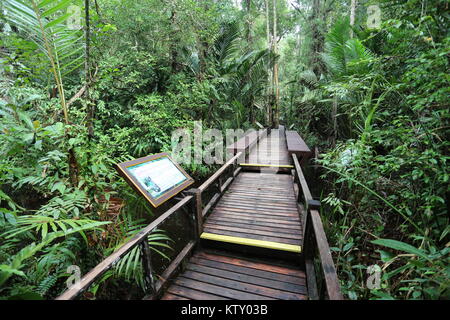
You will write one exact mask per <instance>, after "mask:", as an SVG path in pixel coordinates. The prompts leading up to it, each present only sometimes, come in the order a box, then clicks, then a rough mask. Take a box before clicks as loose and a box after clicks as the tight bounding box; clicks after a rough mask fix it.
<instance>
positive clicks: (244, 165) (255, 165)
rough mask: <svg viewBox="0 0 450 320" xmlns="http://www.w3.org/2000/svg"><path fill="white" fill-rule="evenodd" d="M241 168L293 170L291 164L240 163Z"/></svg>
mask: <svg viewBox="0 0 450 320" xmlns="http://www.w3.org/2000/svg"><path fill="white" fill-rule="evenodd" d="M239 165H240V166H241V167H275V168H289V169H290V168H293V167H294V166H292V165H290V164H263V163H240V164H239Z"/></svg>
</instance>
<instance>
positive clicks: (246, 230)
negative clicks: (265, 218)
mask: <svg viewBox="0 0 450 320" xmlns="http://www.w3.org/2000/svg"><path fill="white" fill-rule="evenodd" d="M205 228H208V229H215V230H226V231H236V232H240V233H245V234H252V235H255V236H259V235H262V236H267V237H270V236H272V237H277V238H285V239H293V240H298V241H300V240H301V237H300V235H299V232H300V230H299V232H297V233H294V234H293V233H284V234H281V233H279V232H273V231H266V230H258V229H256V228H244V226H241V227H232V226H226V225H220V224H216V223H208V225H207V226H205Z"/></svg>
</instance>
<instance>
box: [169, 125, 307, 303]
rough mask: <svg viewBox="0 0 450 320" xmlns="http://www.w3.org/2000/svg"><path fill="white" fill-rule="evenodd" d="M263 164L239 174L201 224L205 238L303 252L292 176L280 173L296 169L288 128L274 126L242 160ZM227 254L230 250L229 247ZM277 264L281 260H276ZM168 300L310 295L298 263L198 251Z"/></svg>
mask: <svg viewBox="0 0 450 320" xmlns="http://www.w3.org/2000/svg"><path fill="white" fill-rule="evenodd" d="M247 165H251V166H258V167H259V166H261V167H262V170H260V172H241V173H240V174H239V175H238V176H237V177H236V179H235V180H234V182H233V183H232V184H231V185H230V187H229V188H228V190H227V191H226V192H225V193H224V194H223V195H222V197H221V199H220V200H219V202H218V203H217V204H216V205H215V207H214V209H213V210H212V212H211V214H210V215H209V216H208V218H207V219H206V221H205V223H204V225H203V233H202V235H201V239H204V240H209V242H208V246H213V247H216V248H217V247H220V246H221V244H224V243H228V244H230V243H231V244H234V245H235V247H234V249H235V250H233V252H237V251H239V250H236V246H239V245H241V246H243V247H246V248H248V247H257V248H264V249H268V250H277V251H283V252H292V253H296V254H300V253H301V245H302V224H301V217H300V214H299V208H298V204H297V198H296V196H295V193H294V182H293V177H292V175H290V174H278V170H277V168H278V166H282V167H286V166H288V167H292V165H291V163H290V161H289V158H288V150H287V146H286V139H285V136H284V132H282V131H281V130H280V131H279V130H272V132H271V133H270V135H269V136H267V137H264V138H263V139H262V140H261V141H260V142H259V143H258V145H256V146H255V147H254V148H253V149H252V150H251V152H250V154H249V155H248V157H247V159H246V162H245V163H243V164H241V166H242V167H243V168H246V167H247ZM227 253H228V255H229V254H230V250H228V251H227ZM278 263H279V261H278ZM162 299H164V300H169V299H195V300H202V299H208V300H209V299H243V300H248V299H258V300H259V299H288V300H292V299H294V300H303V299H307V292H306V287H305V273H304V271H302V270H301V268H300V267H299V266H298V265H297V266H295V265H291V266H289V267H280V266H277V265H275V261H274V260H272V259H270V258H264V259H259V260H258V262H251V261H249V260H248V258H245V257H242V256H238V255H237V254H236V253H235V254H234V255H233V256H232V257H229V256H228V257H226V256H223V255H221V254H220V253H219V254H210V253H209V254H208V253H205V252H204V251H199V252H197V253H196V254H194V256H193V258H191V259H190V260H189V263H188V265H187V267H186V271H184V272H183V273H182V274H180V276H179V277H177V278H176V279H175V280H174V282H173V284H172V285H171V286H170V287H169V288H168V289H167V291H166V294H165V295H164V296H163V298H162Z"/></svg>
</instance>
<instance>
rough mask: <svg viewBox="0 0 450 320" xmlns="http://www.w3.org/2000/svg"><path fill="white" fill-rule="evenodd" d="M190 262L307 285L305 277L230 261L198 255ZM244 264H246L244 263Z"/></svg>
mask: <svg viewBox="0 0 450 320" xmlns="http://www.w3.org/2000/svg"><path fill="white" fill-rule="evenodd" d="M190 262H191V263H195V264H200V265H203V266H207V267H211V268H215V269H221V270H228V271H231V272H235V273H242V274H248V275H253V276H256V277H260V278H264V279H271V280H276V281H280V282H287V283H293V284H297V285H301V286H305V284H306V281H305V278H304V277H303V278H302V277H296V276H290V275H285V274H281V273H277V272H271V271H266V270H259V269H255V268H250V267H247V266H241V265H236V264H233V263H230V262H229V261H226V262H225V261H220V262H219V261H215V260H209V259H204V258H201V257H199V256H198V255H196V256H193V257H192V258H191V259H190ZM243 263H245V262H243Z"/></svg>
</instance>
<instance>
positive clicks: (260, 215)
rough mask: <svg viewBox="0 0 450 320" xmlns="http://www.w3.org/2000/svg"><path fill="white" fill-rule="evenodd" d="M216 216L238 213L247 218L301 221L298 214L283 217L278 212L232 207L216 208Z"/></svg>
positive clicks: (214, 213) (287, 221)
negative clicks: (244, 210)
mask: <svg viewBox="0 0 450 320" xmlns="http://www.w3.org/2000/svg"><path fill="white" fill-rule="evenodd" d="M212 214H213V215H214V216H217V215H219V216H226V215H238V216H240V217H247V218H254V219H269V220H275V223H276V221H277V220H276V219H278V220H279V221H284V222H286V223H289V222H291V223H300V220H299V217H298V215H297V216H295V215H292V216H283V217H282V219H280V217H279V216H278V215H276V214H270V213H268V214H266V213H264V212H261V211H256V210H253V211H249V212H243V211H242V210H241V211H240V210H234V209H232V208H217V207H216V208H215V209H214V212H213V213H212Z"/></svg>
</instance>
